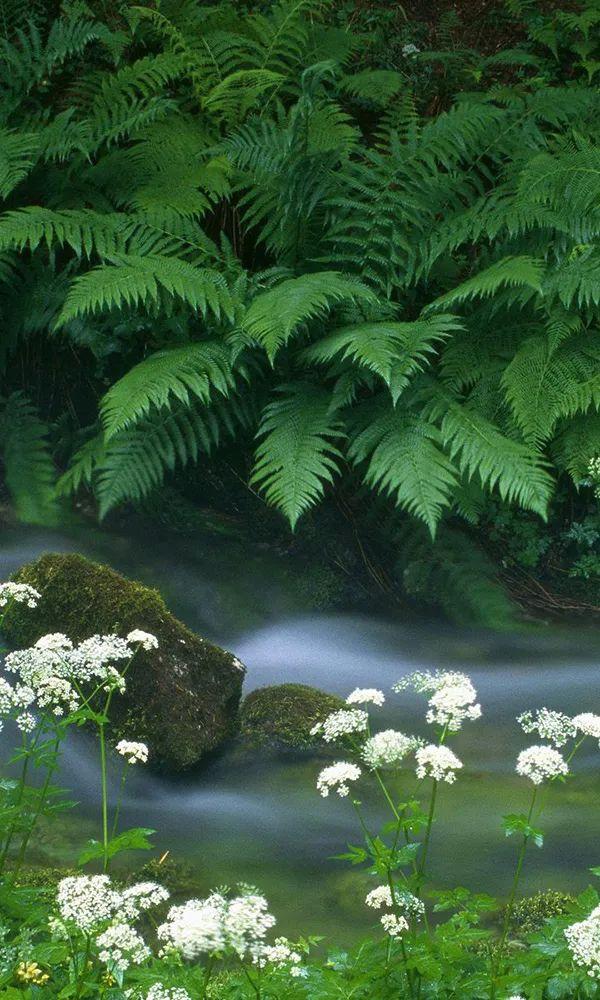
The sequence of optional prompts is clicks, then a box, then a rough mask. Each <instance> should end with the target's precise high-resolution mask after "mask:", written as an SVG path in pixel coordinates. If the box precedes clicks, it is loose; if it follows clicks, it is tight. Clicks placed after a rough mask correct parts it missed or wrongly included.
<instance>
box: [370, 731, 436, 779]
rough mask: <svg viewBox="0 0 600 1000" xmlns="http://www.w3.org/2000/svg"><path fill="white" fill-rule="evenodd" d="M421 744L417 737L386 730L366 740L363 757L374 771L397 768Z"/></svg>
mask: <svg viewBox="0 0 600 1000" xmlns="http://www.w3.org/2000/svg"><path fill="white" fill-rule="evenodd" d="M421 743H422V741H421V740H419V739H418V738H417V737H416V736H405V735H404V733H400V732H398V731H397V730H396V729H384V730H383V731H382V732H380V733H375V735H374V736H370V737H369V739H368V740H366V742H365V744H364V746H363V748H362V750H361V755H362V758H363V760H364V762H365V764H366V765H367V767H370V768H372V769H374V768H382V767H383V768H386V767H397V766H398V764H400V763H401V761H402V760H404V758H405V757H406V755H407V754H409V753H412V752H413V750H416V749H417V747H419V746H420V745H421Z"/></svg>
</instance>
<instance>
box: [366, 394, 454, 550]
mask: <svg viewBox="0 0 600 1000" xmlns="http://www.w3.org/2000/svg"><path fill="white" fill-rule="evenodd" d="M441 444H442V440H441V436H440V432H439V430H438V429H437V427H435V426H434V425H433V424H430V423H428V422H427V421H426V420H423V418H422V417H420V416H418V415H416V414H412V413H410V412H401V411H399V410H396V409H392V408H391V407H388V408H386V409H384V411H383V413H382V414H381V415H380V416H379V417H377V418H376V419H375V420H373V421H371V422H370V423H369V425H368V426H367V427H366V428H365V429H364V430H362V431H361V432H360V433H359V434H358V435H357V436H356V437H355V438H353V440H352V441H351V443H350V446H349V448H348V457H349V458H350V460H351V461H353V462H354V463H355V464H362V463H363V462H364V461H365V460H367V459H368V465H367V468H366V471H365V474H364V480H365V482H366V483H367V484H368V485H369V486H370V487H372V488H373V489H377V490H379V491H380V492H381V493H384V494H386V495H388V496H391V497H393V499H394V502H395V503H396V505H397V506H399V507H402V508H403V509H404V510H407V511H409V513H411V514H414V515H415V516H416V517H418V518H419V519H420V520H421V521H423V522H424V523H425V524H426V525H427V528H428V529H429V532H430V534H431V537H432V538H433V537H434V536H435V533H436V529H437V526H438V524H439V521H440V518H441V516H442V513H443V511H444V509H445V508H447V507H449V506H450V503H451V498H452V494H453V492H454V490H455V489H456V486H457V484H458V476H457V470H456V467H455V466H454V464H453V463H452V462H451V461H450V459H449V458H448V456H447V455H445V454H444V452H443V450H442V447H441Z"/></svg>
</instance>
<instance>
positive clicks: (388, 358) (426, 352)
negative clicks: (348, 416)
mask: <svg viewBox="0 0 600 1000" xmlns="http://www.w3.org/2000/svg"><path fill="white" fill-rule="evenodd" d="M460 329H461V326H460V324H459V323H458V322H457V321H456V319H455V318H454V317H453V316H449V315H444V314H442V315H440V316H434V317H431V318H429V319H424V320H416V321H415V322H414V323H357V324H354V325H352V326H348V327H342V328H341V329H338V330H335V331H334V332H333V333H332V334H330V336H328V337H325V338H324V339H323V340H319V341H318V342H317V343H316V344H314V345H313V346H312V347H309V348H307V349H306V350H305V351H304V352H303V354H302V357H303V359H304V360H305V361H306V362H309V363H313V362H317V363H322V362H327V361H331V360H332V359H333V358H334V357H335V356H336V355H339V356H340V357H341V358H343V359H349V360H352V361H354V362H356V363H357V364H359V365H361V366H363V367H365V368H367V369H369V370H370V371H372V372H375V374H376V375H378V376H379V377H380V378H381V379H383V381H384V382H385V384H386V385H387V386H388V387H389V389H390V391H391V394H392V399H393V401H394V403H396V402H397V400H398V397H399V396H400V394H401V392H402V391H403V390H404V389H405V388H406V387H407V386H408V385H409V383H410V379H411V377H412V376H413V375H415V374H416V373H417V372H419V371H422V369H423V368H424V367H425V366H426V365H427V363H428V362H429V361H430V360H431V355H433V354H435V352H436V346H437V345H439V344H440V343H441V342H443V341H445V340H447V339H448V337H450V336H451V335H452V334H453V333H454V331H456V330H460Z"/></svg>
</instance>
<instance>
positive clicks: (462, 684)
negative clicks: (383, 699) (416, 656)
mask: <svg viewBox="0 0 600 1000" xmlns="http://www.w3.org/2000/svg"><path fill="white" fill-rule="evenodd" d="M408 688H412V689H413V690H414V691H417V692H419V693H421V694H429V695H430V698H429V702H428V705H429V707H428V710H427V714H426V716H425V718H426V720H427V722H429V723H434V724H436V725H438V726H442V727H447V728H448V730H449V731H450V732H452V733H456V732H458V730H459V729H460V728H461V727H462V724H463V722H465V721H467V720H474V719H479V718H480V717H481V705H479V704H478V703H477V701H476V698H477V691H476V690H475V687H474V686H473V682H472V681H471V679H470V678H469V677H467V675H466V674H462V673H459V672H458V671H456V670H438V671H436V672H435V673H431V672H430V671H428V670H418V671H416V672H414V673H412V674H408V676H406V677H403V678H402V679H401V680H399V681H398V682H397V683H396V684H394V688H393V690H394V691H397V692H401V691H405V690H406V689H408Z"/></svg>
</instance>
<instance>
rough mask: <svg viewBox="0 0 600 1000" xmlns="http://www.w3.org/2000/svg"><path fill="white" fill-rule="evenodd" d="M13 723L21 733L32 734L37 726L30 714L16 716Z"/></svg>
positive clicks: (24, 713) (33, 716) (35, 720)
mask: <svg viewBox="0 0 600 1000" xmlns="http://www.w3.org/2000/svg"><path fill="white" fill-rule="evenodd" d="M15 722H16V724H17V728H18V729H20V731H21V732H22V733H32V732H33V730H34V729H35V727H36V726H37V719H36V717H35V715H33V714H32V713H31V712H21V714H20V715H17V717H16V719H15Z"/></svg>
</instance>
